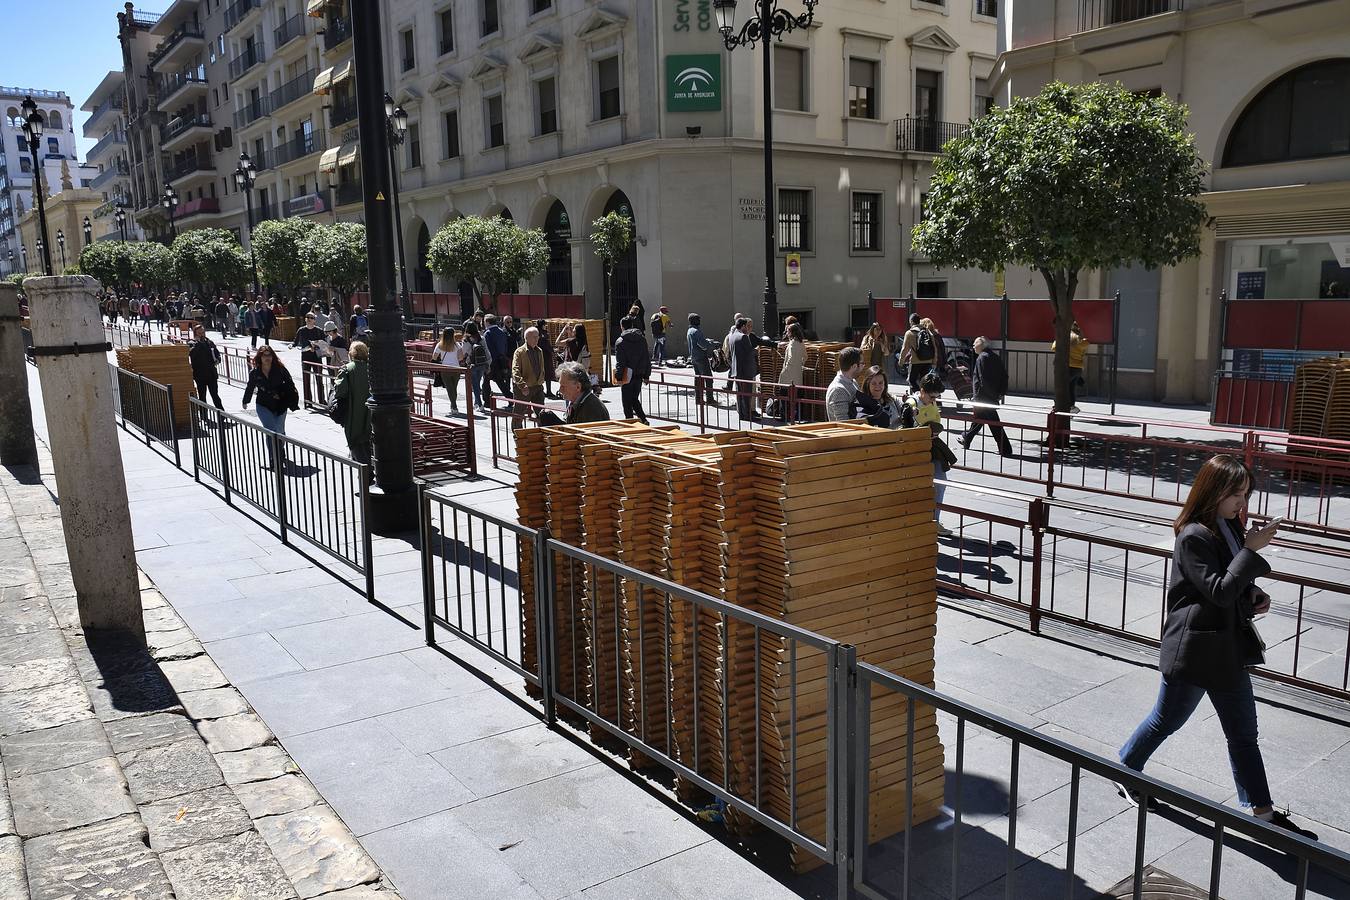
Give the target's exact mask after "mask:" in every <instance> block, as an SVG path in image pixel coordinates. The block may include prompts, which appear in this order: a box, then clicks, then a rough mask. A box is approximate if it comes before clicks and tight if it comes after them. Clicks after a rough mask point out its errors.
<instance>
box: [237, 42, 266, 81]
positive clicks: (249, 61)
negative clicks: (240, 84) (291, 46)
mask: <svg viewBox="0 0 1350 900" xmlns="http://www.w3.org/2000/svg"><path fill="white" fill-rule="evenodd" d="M266 61H267V54H265V53H263V49H262V47H261V46H258V45H256V44H255V45H254V46H252V47H249V48H248V49H247V50H245V51H244V52H243V53H240V54H239V55H238V56H236V57H235V58H234V59H232V60H230V80H231V81H238V80H239V76H241V75H243V74H244V73H245V72H247V71H248V70H249V69H251V68H253V67H254V66H256V65H259V64H261V63H263V62H266Z"/></svg>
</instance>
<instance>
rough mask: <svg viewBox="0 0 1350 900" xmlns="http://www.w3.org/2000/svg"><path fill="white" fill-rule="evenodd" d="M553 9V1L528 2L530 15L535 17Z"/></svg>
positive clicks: (536, 0)
mask: <svg viewBox="0 0 1350 900" xmlns="http://www.w3.org/2000/svg"><path fill="white" fill-rule="evenodd" d="M552 8H553V0H530V15H532V16H537V15H539V14H540V13H541V12H548V11H549V10H550V9H552Z"/></svg>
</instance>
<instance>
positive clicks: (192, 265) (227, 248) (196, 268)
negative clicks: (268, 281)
mask: <svg viewBox="0 0 1350 900" xmlns="http://www.w3.org/2000/svg"><path fill="white" fill-rule="evenodd" d="M170 250H171V251H172V252H173V259H174V265H175V268H176V270H177V272H178V276H179V278H181V279H182V280H183V281H188V282H193V283H195V284H199V285H203V286H209V287H210V288H211V289H214V290H219V289H221V288H238V287H239V286H240V285H243V284H246V283H247V282H248V281H249V277H250V275H251V272H252V268H251V266H250V265H249V260H248V255H247V254H245V253H244V251H243V248H241V247H240V246H239V241H238V240H237V239H236V238H235V236H234V233H233V232H231V231H226V230H225V229H223V228H194V229H193V230H192V231H185V232H183V233H182V234H180V235H178V237H177V238H175V239H174V242H173V246H172V247H170Z"/></svg>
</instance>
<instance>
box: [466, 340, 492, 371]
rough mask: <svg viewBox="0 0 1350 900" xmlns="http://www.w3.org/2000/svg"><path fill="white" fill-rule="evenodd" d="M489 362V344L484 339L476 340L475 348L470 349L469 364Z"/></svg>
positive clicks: (480, 364) (483, 364)
mask: <svg viewBox="0 0 1350 900" xmlns="http://www.w3.org/2000/svg"><path fill="white" fill-rule="evenodd" d="M488 362H489V359H488V351H487V345H486V344H484V343H483V342H482V341H474V342H473V349H472V350H470V351H469V365H470V366H486V365H487V364H488Z"/></svg>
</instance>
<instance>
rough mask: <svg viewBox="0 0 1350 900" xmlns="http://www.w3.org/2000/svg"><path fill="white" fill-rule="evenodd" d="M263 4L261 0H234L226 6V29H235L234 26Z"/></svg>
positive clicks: (227, 30)
mask: <svg viewBox="0 0 1350 900" xmlns="http://www.w3.org/2000/svg"><path fill="white" fill-rule="evenodd" d="M261 5H262V3H261V0H234V2H233V3H231V4H230V5H229V6H227V7H225V31H226V32H229V31H232V30H234V27H235V26H236V25H238V24H239V23H240V22H242V21H243V20H244V17H246V16H247V15H248V14H249V13H250V12H252V11H253V10H255V9H258V8H259V7H260V6H261Z"/></svg>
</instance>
